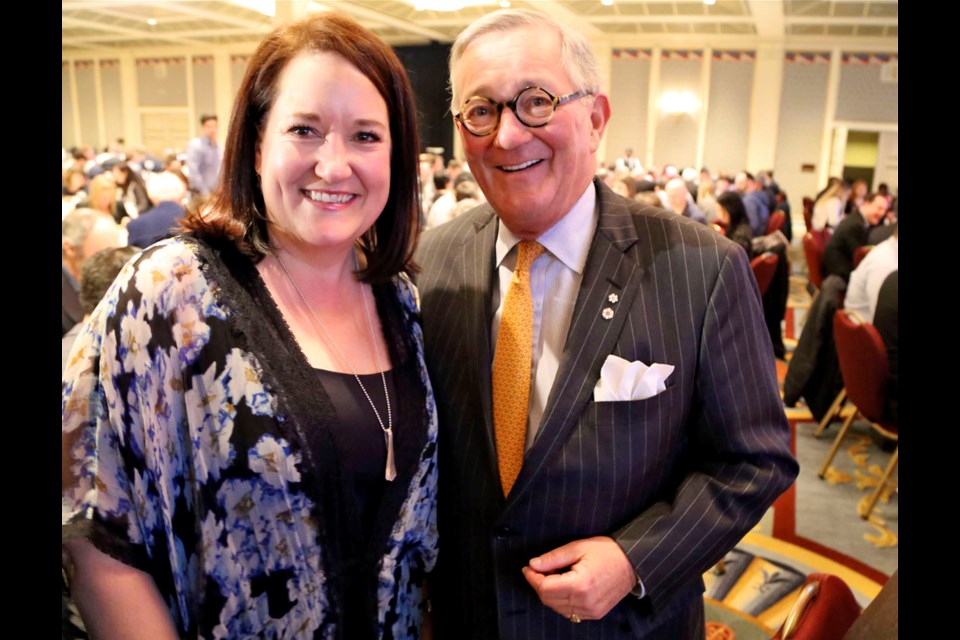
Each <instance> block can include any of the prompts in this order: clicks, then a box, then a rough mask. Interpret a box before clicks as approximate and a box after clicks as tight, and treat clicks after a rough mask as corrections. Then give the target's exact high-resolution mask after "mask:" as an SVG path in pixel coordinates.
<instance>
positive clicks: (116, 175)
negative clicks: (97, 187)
mask: <svg viewBox="0 0 960 640" xmlns="http://www.w3.org/2000/svg"><path fill="white" fill-rule="evenodd" d="M110 173H112V174H113V181H114V182H115V183H117V184H118V185H121V186H122V185H125V184H126V183H127V174H125V173H124V172H123V169H121V168H120V167H114V168H112V169H110Z"/></svg>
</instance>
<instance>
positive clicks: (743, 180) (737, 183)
mask: <svg viewBox="0 0 960 640" xmlns="http://www.w3.org/2000/svg"><path fill="white" fill-rule="evenodd" d="M733 186H734V188H736V190H737V191H739V192H740V193H746V192H747V191H749V190H750V181H749V180H748V179H747V174H745V173H738V174H737V177H736V179H735V180H734V181H733Z"/></svg>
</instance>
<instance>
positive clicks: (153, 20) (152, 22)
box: [147, 18, 157, 27]
mask: <svg viewBox="0 0 960 640" xmlns="http://www.w3.org/2000/svg"><path fill="white" fill-rule="evenodd" d="M147 24H148V25H150V26H151V27H155V26H157V19H156V18H149V19H148V20H147Z"/></svg>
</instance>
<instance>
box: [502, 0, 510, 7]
mask: <svg viewBox="0 0 960 640" xmlns="http://www.w3.org/2000/svg"><path fill="white" fill-rule="evenodd" d="M500 8H501V9H509V8H510V0H500Z"/></svg>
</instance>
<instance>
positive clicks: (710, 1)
mask: <svg viewBox="0 0 960 640" xmlns="http://www.w3.org/2000/svg"><path fill="white" fill-rule="evenodd" d="M703 4H705V5H707V6H708V7H712V6H713V5H715V4H717V0H703Z"/></svg>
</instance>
